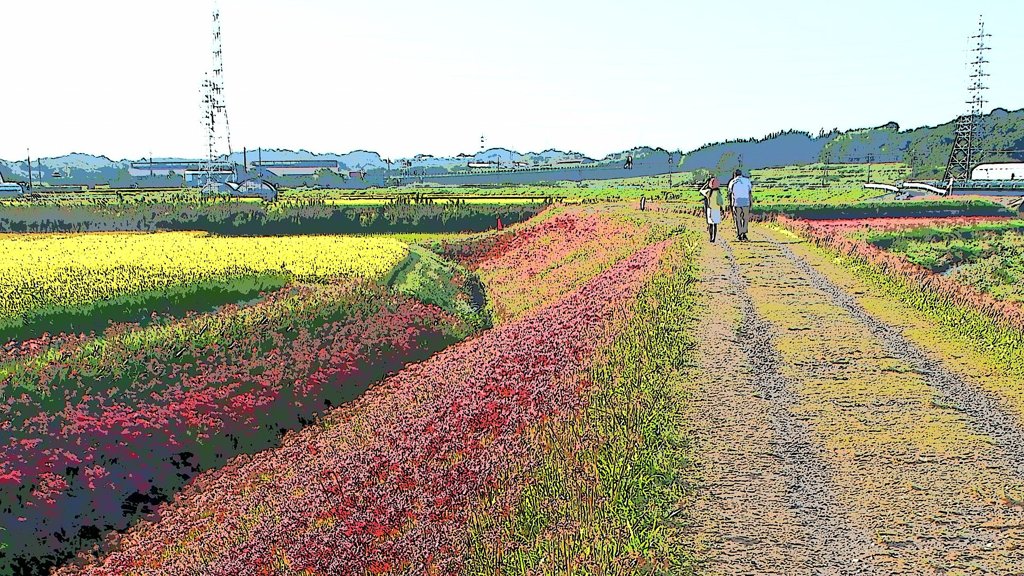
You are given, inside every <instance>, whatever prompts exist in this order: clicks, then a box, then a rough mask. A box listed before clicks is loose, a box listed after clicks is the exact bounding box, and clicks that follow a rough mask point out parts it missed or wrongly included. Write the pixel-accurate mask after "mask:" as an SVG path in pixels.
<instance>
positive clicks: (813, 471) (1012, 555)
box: [691, 229, 1024, 574]
mask: <svg viewBox="0 0 1024 576" xmlns="http://www.w3.org/2000/svg"><path fill="white" fill-rule="evenodd" d="M751 236H752V238H753V239H754V240H755V242H751V243H742V244H741V243H733V242H727V243H726V245H725V246H714V247H709V249H708V250H707V252H706V256H705V262H704V279H703V280H704V291H705V293H706V295H707V298H706V301H705V306H704V309H703V314H702V320H701V329H700V333H701V337H702V339H701V347H700V349H699V350H698V352H699V354H698V355H697V358H696V361H697V362H698V366H697V367H696V368H695V370H694V376H695V378H694V384H693V385H694V397H693V403H692V405H693V409H692V411H691V421H692V422H693V425H694V431H693V432H694V435H695V437H696V438H697V442H698V450H697V452H698V453H699V454H702V458H703V461H702V463H701V476H702V484H701V489H700V490H699V492H698V498H697V501H696V502H694V503H693V504H692V505H691V507H692V509H693V510H694V524H695V526H696V529H695V535H694V539H695V545H696V547H697V548H698V552H699V553H700V554H701V555H702V556H703V557H704V558H706V564H705V568H706V570H705V572H706V573H708V574H964V573H992V574H1024V528H1022V526H1024V513H1022V510H1021V503H1020V502H1019V499H1020V498H1021V497H1024V494H1022V492H1021V489H1022V486H1024V482H1022V472H1024V450H1022V446H1024V434H1022V429H1024V427H1022V426H1021V424H1020V418H1019V417H1018V416H1017V414H1015V413H1013V412H1012V411H1010V410H1008V409H1007V408H1006V403H1005V402H1003V401H1002V399H1001V398H1000V397H999V396H998V395H996V394H994V393H992V392H989V391H984V390H983V388H982V387H980V386H978V385H977V383H976V382H974V381H972V380H970V379H968V378H965V377H963V376H961V374H964V373H965V372H964V371H963V370H960V369H959V367H958V366H956V365H955V364H956V361H957V360H956V358H955V357H950V358H948V359H945V360H948V362H949V363H950V365H947V363H946V361H944V359H937V358H935V356H934V354H931V351H927V350H923V349H921V348H920V347H919V346H918V345H917V344H915V343H914V342H913V341H911V340H910V339H908V338H906V337H904V336H903V334H902V332H901V330H900V329H899V328H898V327H896V326H893V325H892V324H891V323H888V322H886V321H885V320H883V319H880V318H879V317H878V316H877V315H874V314H871V313H870V312H868V311H866V310H865V309H864V308H863V307H862V306H861V305H860V304H859V301H858V297H859V295H860V294H862V292H860V291H861V290H869V288H866V287H863V286H860V287H858V288H859V291H858V293H857V294H852V293H850V292H849V291H848V286H849V282H844V283H838V282H834V281H832V280H831V279H830V278H829V274H827V273H826V272H827V268H828V267H827V266H824V265H823V262H815V261H813V260H814V259H815V258H821V257H820V255H819V256H815V255H814V254H812V253H811V252H809V251H807V250H800V251H799V252H797V251H794V250H792V249H791V248H790V246H788V245H787V244H786V243H785V239H784V237H782V236H780V235H778V234H777V233H774V232H768V231H766V230H761V229H757V230H755V231H754V232H753V233H752V234H751ZM812 264H814V265H812ZM822 270H825V272H823V271H822ZM846 280H848V279H846ZM892 306H897V305H896V304H892Z"/></svg>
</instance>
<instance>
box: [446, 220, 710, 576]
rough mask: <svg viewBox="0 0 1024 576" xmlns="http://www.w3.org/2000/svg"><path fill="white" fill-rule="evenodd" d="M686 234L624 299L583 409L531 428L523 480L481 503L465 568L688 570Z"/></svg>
mask: <svg viewBox="0 0 1024 576" xmlns="http://www.w3.org/2000/svg"><path fill="white" fill-rule="evenodd" d="M694 241H695V235H694V234H692V233H689V232H687V233H684V234H682V235H681V236H680V239H679V241H677V242H676V243H675V245H674V246H673V247H672V248H671V249H670V251H669V253H668V256H666V260H665V262H664V268H663V272H662V274H660V275H659V276H657V277H656V278H654V279H653V280H652V281H651V282H650V283H648V285H647V286H646V287H645V288H644V289H643V291H642V292H641V293H640V295H639V296H638V298H637V299H636V301H635V302H634V303H633V304H632V305H631V307H632V310H631V314H630V315H629V320H628V321H627V323H626V325H625V326H624V328H623V329H622V331H621V332H620V333H619V334H618V336H617V337H616V339H615V341H614V344H613V345H612V346H610V347H609V349H607V350H606V351H604V353H603V355H602V356H601V357H600V358H599V359H598V360H597V361H596V362H595V365H594V366H593V367H592V369H591V370H590V373H589V375H588V376H589V380H590V382H591V390H592V392H591V395H590V398H589V404H588V406H587V408H586V409H585V410H584V411H583V413H582V414H580V415H578V416H576V417H573V418H569V419H563V420H551V421H548V422H546V423H543V424H541V425H539V426H538V427H537V428H536V429H535V430H534V431H532V433H531V434H532V445H533V446H535V447H536V450H537V460H536V467H535V468H534V469H533V470H531V471H530V472H529V473H528V474H527V476H528V480H527V481H526V482H521V481H517V482H514V483H513V482H509V484H511V485H514V486H515V487H514V488H511V489H509V490H507V491H505V492H503V493H495V494H494V495H492V497H491V498H489V499H488V500H487V501H485V502H484V503H482V506H481V509H480V511H479V513H478V514H476V515H475V516H474V518H473V519H472V521H471V523H470V530H469V535H468V538H469V558H468V561H467V567H466V573H467V574H474V575H476V574H480V575H482V574H505V575H511V574H538V573H543V574H581V573H586V574H623V573H632V574H644V573H647V574H690V573H692V572H693V565H694V562H695V560H694V558H693V556H692V554H691V553H689V552H688V550H686V548H685V545H684V544H683V542H682V538H681V529H682V524H681V521H679V520H676V519H675V518H673V516H674V515H675V512H674V511H675V509H676V507H677V505H678V502H680V501H681V500H683V498H684V496H685V495H686V493H687V492H688V491H689V490H690V489H691V486H690V485H689V482H688V481H687V480H686V479H687V478H689V477H691V475H689V474H687V471H688V470H689V468H690V467H691V466H692V458H691V455H692V452H691V450H692V446H691V441H690V439H689V438H688V437H687V435H686V433H685V429H686V427H685V426H684V422H683V420H684V415H683V410H682V408H683V406H685V403H686V401H687V398H686V394H685V393H684V392H683V386H681V385H680V379H681V378H682V377H683V376H682V366H683V364H684V361H685V358H686V356H687V355H688V354H689V353H690V351H691V350H692V348H693V341H692V340H691V337H690V333H689V330H687V328H686V327H687V325H689V324H690V323H691V321H692V319H693V314H694V310H693V309H694V303H695V298H696V291H695V288H694V282H695V281H696V279H697V265H696V263H695V261H694V258H692V255H693V252H694V250H696V244H695V243H694Z"/></svg>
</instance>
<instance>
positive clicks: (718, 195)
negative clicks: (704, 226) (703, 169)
mask: <svg viewBox="0 0 1024 576" xmlns="http://www.w3.org/2000/svg"><path fill="white" fill-rule="evenodd" d="M700 195H701V197H702V198H703V199H704V216H705V217H706V218H707V221H708V239H709V240H710V241H712V242H714V241H715V240H717V239H718V225H719V224H721V223H722V207H723V206H724V205H725V203H724V202H723V201H722V187H721V185H719V183H718V178H717V177H715V176H712V177H710V178H708V180H707V182H705V183H704V185H703V186H701V188H700Z"/></svg>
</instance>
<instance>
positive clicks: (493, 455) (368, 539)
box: [60, 243, 665, 575]
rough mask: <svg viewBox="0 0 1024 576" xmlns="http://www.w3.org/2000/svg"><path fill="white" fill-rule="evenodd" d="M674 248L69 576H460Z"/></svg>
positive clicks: (193, 487)
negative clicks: (288, 574)
mask: <svg viewBox="0 0 1024 576" xmlns="http://www.w3.org/2000/svg"><path fill="white" fill-rule="evenodd" d="M664 247H665V244H664V243H659V244H656V245H652V246H649V247H647V248H644V249H642V250H640V251H639V252H637V253H635V254H634V255H633V256H631V257H629V258H626V259H624V260H621V261H619V262H618V263H616V264H614V265H612V266H610V267H609V268H608V269H606V270H605V271H603V272H601V273H600V274H598V275H597V276H595V277H593V278H592V279H591V280H590V281H588V282H587V283H586V284H585V285H583V286H582V287H581V288H579V289H578V290H575V291H573V292H571V293H569V294H567V295H565V296H564V297H561V298H560V299H558V300H556V301H554V302H553V303H552V304H550V305H548V306H546V307H543V308H540V309H537V310H534V311H531V312H527V313H525V314H523V315H522V316H520V317H519V318H518V319H516V320H513V321H510V322H508V323H506V324H504V325H502V326H500V327H498V328H495V329H492V330H490V331H488V332H486V333H484V334H482V335H480V336H478V337H476V338H473V339H471V340H469V341H466V342H462V343H460V344H456V345H454V346H452V347H450V348H448V349H447V350H445V351H443V352H441V353H438V354H437V355H435V356H433V357H431V358H430V359H429V360H427V361H425V362H423V363H421V364H416V365H410V366H407V367H406V368H405V369H404V370H402V371H401V372H400V373H398V374H397V375H395V376H393V377H391V378H389V379H387V380H385V381H384V383H383V384H382V385H380V386H378V387H375V388H372V389H371V390H370V391H369V392H368V393H366V394H364V395H363V396H362V397H360V398H359V399H358V400H356V401H354V402H353V403H351V404H349V405H347V406H345V407H342V408H340V409H338V410H337V411H335V412H333V413H331V414H330V415H329V416H328V417H327V418H326V419H325V420H324V421H322V422H321V423H319V424H318V425H315V426H311V427H308V428H306V429H305V430H302V431H301V432H298V433H293V434H289V435H288V436H287V437H286V438H285V441H284V445H283V446H282V447H280V448H278V449H275V450H271V451H268V452H264V453H260V454H257V455H256V456H255V457H245V456H243V457H238V458H236V459H234V460H233V461H231V462H230V464H229V465H227V466H226V467H224V468H222V469H219V470H217V471H215V472H211V473H207V474H204V475H202V476H200V477H198V478H197V479H196V480H195V481H194V482H193V483H191V484H190V485H188V486H187V487H186V488H185V489H184V490H183V491H182V493H181V494H179V496H178V497H177V498H176V499H175V501H174V503H173V504H170V505H166V506H164V507H163V508H161V510H160V512H159V517H158V519H157V520H156V521H155V522H147V523H143V524H141V525H140V526H138V527H136V528H133V529H131V530H129V531H128V532H127V533H125V534H123V535H120V536H118V537H115V539H114V540H113V541H112V544H113V548H112V551H111V552H110V553H109V554H108V555H106V556H105V557H104V558H103V559H102V560H101V561H100V562H98V563H94V564H91V565H89V566H88V567H80V566H72V567H67V568H65V569H63V570H62V571H61V572H60V573H62V574H95V575H99V574H110V575H113V574H157V573H160V574H196V573H202V574H253V573H261V574H271V573H275V572H276V571H278V570H280V569H282V568H285V567H287V568H288V569H289V570H290V571H294V572H305V573H307V574H360V573H367V572H370V573H376V574H380V573H390V572H399V571H403V570H412V571H413V572H415V573H435V574H448V573H452V572H453V571H455V570H456V569H457V568H458V566H459V563H460V552H461V551H460V546H461V545H462V543H463V539H464V524H465V521H466V519H467V514H468V512H469V510H470V509H471V508H472V507H473V506H474V505H476V504H477V503H478V502H479V499H480V497H481V496H483V495H484V494H486V493H487V492H488V491H490V490H495V489H502V488H504V487H503V486H501V480H502V478H505V477H506V475H507V474H508V473H509V472H510V471H513V470H515V469H516V467H517V466H519V465H521V463H522V461H523V459H524V458H526V454H527V451H526V440H525V433H526V431H527V430H528V429H530V428H531V427H532V426H534V425H536V424H537V423H539V422H540V421H542V420H543V419H544V418H546V417H549V416H551V415H554V414H558V413H561V412H566V411H573V410H577V409H578V408H580V407H581V403H582V396H581V392H582V391H583V390H581V389H580V387H581V384H580V380H579V379H578V378H577V377H576V376H577V375H578V374H579V373H580V372H581V370H583V369H585V368H586V367H587V366H588V364H589V362H590V361H591V358H592V355H593V353H594V352H595V350H597V348H598V347H600V346H601V345H603V344H604V343H606V342H607V341H608V338H609V337H610V335H611V329H612V328H614V326H615V325H616V324H617V323H618V322H621V321H622V319H623V316H622V315H623V314H625V312H624V310H625V307H624V306H623V303H624V302H625V301H627V300H628V299H630V298H632V297H633V296H634V295H635V293H636V291H637V290H638V289H639V288H640V286H641V285H642V284H643V282H644V281H645V279H647V278H649V277H650V275H651V274H653V273H654V271H655V270H656V268H657V266H658V264H659V261H660V256H661V254H662V252H663V250H664ZM523 281H526V280H525V279H524V280H523Z"/></svg>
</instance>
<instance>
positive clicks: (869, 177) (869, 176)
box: [868, 154, 875, 182]
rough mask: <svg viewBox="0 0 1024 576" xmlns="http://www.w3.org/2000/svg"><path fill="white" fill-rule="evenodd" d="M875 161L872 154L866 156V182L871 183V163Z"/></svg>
mask: <svg viewBox="0 0 1024 576" xmlns="http://www.w3.org/2000/svg"><path fill="white" fill-rule="evenodd" d="M874 161H875V155H874V154H868V182H871V163H872V162H874Z"/></svg>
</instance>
